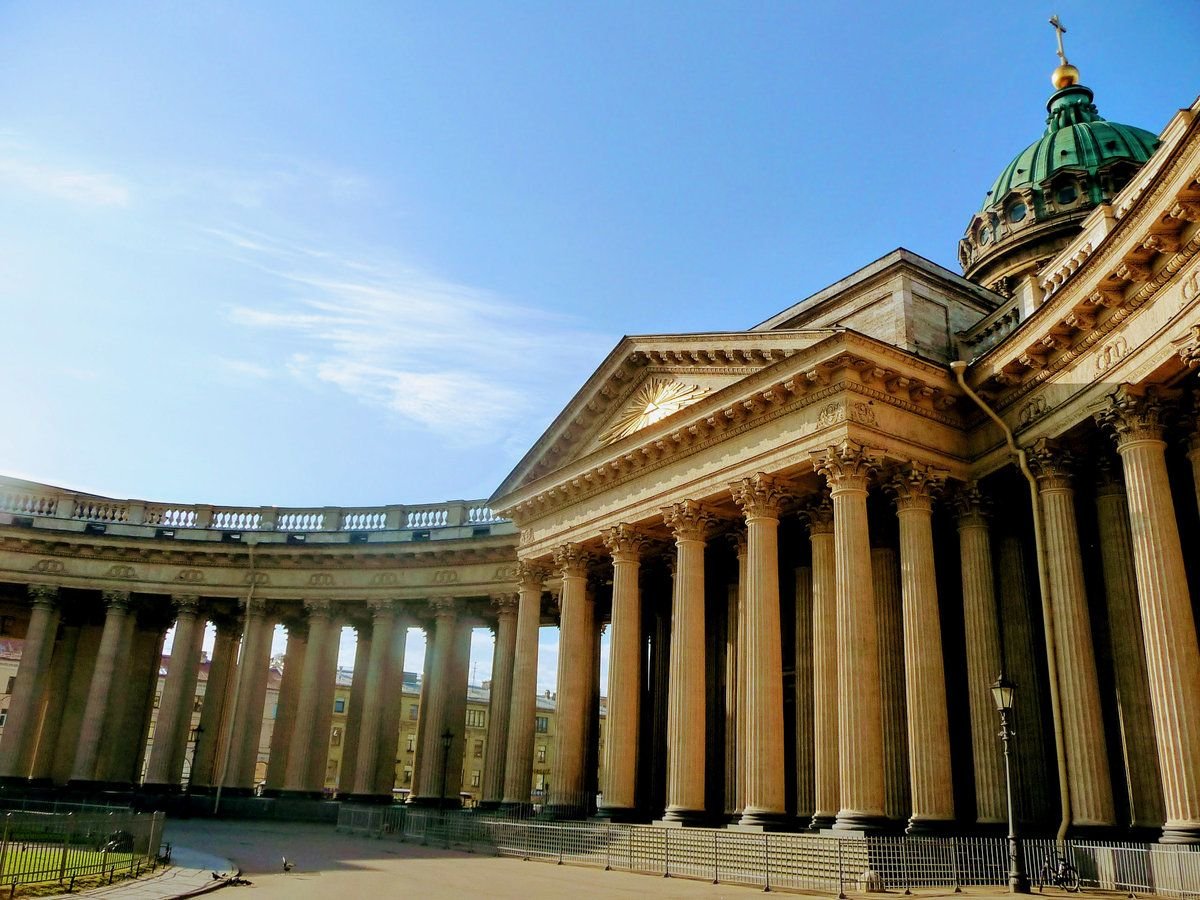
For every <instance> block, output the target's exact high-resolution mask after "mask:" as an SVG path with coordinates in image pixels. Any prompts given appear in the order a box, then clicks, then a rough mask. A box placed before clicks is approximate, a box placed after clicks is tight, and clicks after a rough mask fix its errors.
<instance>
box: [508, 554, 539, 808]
mask: <svg viewBox="0 0 1200 900" xmlns="http://www.w3.org/2000/svg"><path fill="white" fill-rule="evenodd" d="M545 578H546V570H545V569H543V568H541V567H540V566H536V565H534V564H533V563H531V562H529V561H528V560H521V561H520V562H518V563H517V597H518V598H519V599H518V600H517V637H516V651H515V662H514V663H513V683H512V702H511V704H510V705H509V714H508V752H507V753H506V754H505V760H504V805H505V806H509V807H513V808H516V809H524V808H526V807H527V806H529V797H530V792H531V790H532V787H533V736H534V735H533V726H534V719H535V711H536V707H537V658H538V628H539V627H541V623H542V582H543V581H544V580H545Z"/></svg>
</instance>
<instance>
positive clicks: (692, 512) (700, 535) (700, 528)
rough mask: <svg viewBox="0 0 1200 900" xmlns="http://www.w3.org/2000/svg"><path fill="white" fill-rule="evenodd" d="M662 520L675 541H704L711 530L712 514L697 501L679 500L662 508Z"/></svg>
mask: <svg viewBox="0 0 1200 900" xmlns="http://www.w3.org/2000/svg"><path fill="white" fill-rule="evenodd" d="M662 514H663V520H664V521H665V522H666V523H667V527H668V528H670V529H671V531H672V532H673V533H674V535H675V541H676V542H677V543H678V542H679V541H704V540H707V539H708V535H709V532H710V531H711V530H712V514H711V513H710V512H709V511H708V510H707V509H706V508H705V507H704V505H703V504H702V503H700V502H699V501H698V500H681V501H680V502H679V503H675V504H672V505H671V506H667V507H664V508H663V511H662Z"/></svg>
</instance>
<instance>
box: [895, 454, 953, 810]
mask: <svg viewBox="0 0 1200 900" xmlns="http://www.w3.org/2000/svg"><path fill="white" fill-rule="evenodd" d="M945 477H946V473H944V472H941V471H938V470H936V469H934V468H932V467H930V466H922V465H918V464H916V463H913V464H912V465H910V466H908V467H907V468H906V469H905V471H903V472H902V473H900V474H899V475H897V476H896V477H895V478H893V479H892V482H891V490H892V495H893V498H894V499H895V501H896V515H897V516H898V517H899V519H900V582H901V592H902V593H903V597H904V671H905V689H906V691H907V694H908V760H909V772H910V775H911V778H912V818H911V819H910V820H909V823H908V832H909V833H910V834H916V833H924V832H930V831H944V830H945V829H946V828H948V827H949V826H950V825H951V824H952V823H953V821H954V789H953V784H954V783H953V779H952V778H951V777H950V721H949V715H948V713H947V711H946V672H945V667H944V663H943V661H942V620H941V615H940V614H939V611H938V592H937V571H936V569H935V568H934V557H933V524H932V517H933V497H934V495H935V494H936V493H937V492H939V491H940V490H941V487H942V484H943V483H944V481H945Z"/></svg>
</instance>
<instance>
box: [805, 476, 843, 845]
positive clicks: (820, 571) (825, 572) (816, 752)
mask: <svg viewBox="0 0 1200 900" xmlns="http://www.w3.org/2000/svg"><path fill="white" fill-rule="evenodd" d="M804 520H805V523H806V524H807V526H808V535H809V540H810V542H811V543H812V633H813V650H812V656H813V662H812V665H813V782H814V788H815V794H814V798H815V801H814V802H815V809H814V810H813V818H812V828H814V829H821V828H830V827H832V826H833V823H834V821H835V820H836V819H837V811H838V810H839V809H840V808H841V805H842V804H841V786H840V785H841V779H840V776H839V773H838V646H837V642H838V634H837V573H836V562H835V553H834V546H833V544H834V539H833V505H832V504H831V503H830V501H829V498H828V497H825V496H822V497H820V498H818V500H817V501H816V502H815V503H812V504H811V505H809V507H808V508H807V509H806V510H805V513H804Z"/></svg>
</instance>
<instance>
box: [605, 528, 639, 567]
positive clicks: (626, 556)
mask: <svg viewBox="0 0 1200 900" xmlns="http://www.w3.org/2000/svg"><path fill="white" fill-rule="evenodd" d="M600 538H601V540H603V541H604V545H605V546H606V547H608V552H609V553H611V554H612V558H613V561H614V562H637V561H638V558H639V557H640V556H641V553H642V548H643V547H645V546H646V535H644V534H642V532H640V531H638V530H637V529H636V528H634V527H633V526H632V525H625V524H621V525H614V526H613V527H612V528H605V529H604V530H603V531H601V532H600Z"/></svg>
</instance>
